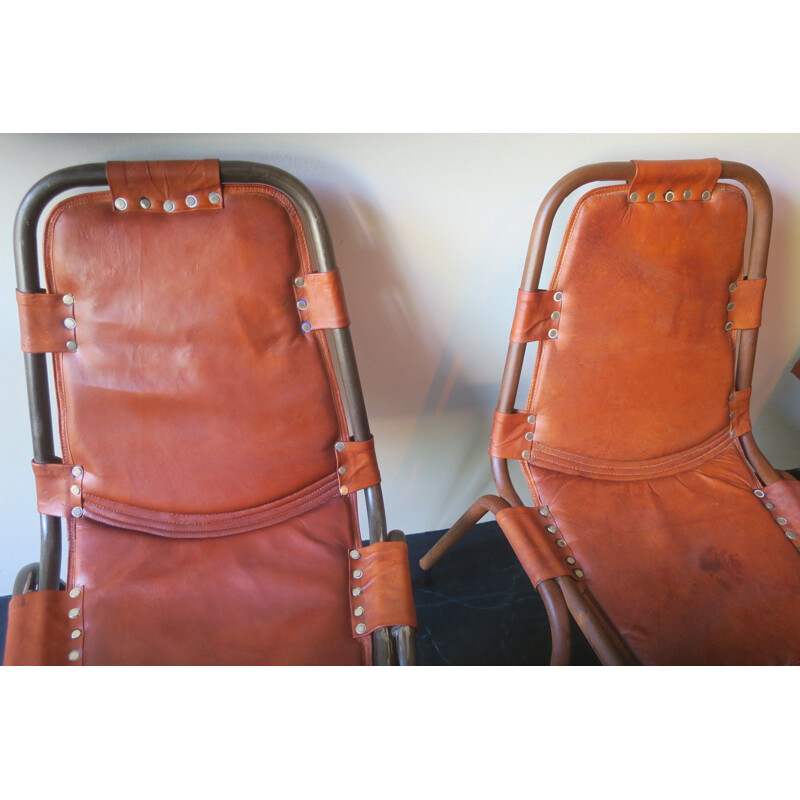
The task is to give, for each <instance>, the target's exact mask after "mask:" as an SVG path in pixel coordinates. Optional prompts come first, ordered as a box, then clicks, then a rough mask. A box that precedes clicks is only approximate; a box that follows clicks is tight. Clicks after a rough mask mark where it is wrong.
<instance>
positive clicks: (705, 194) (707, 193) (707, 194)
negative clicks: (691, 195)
mask: <svg viewBox="0 0 800 800" xmlns="http://www.w3.org/2000/svg"><path fill="white" fill-rule="evenodd" d="M701 197H702V198H703V200H709V199H710V198H711V192H709V191H708V189H706V190H705V191H704V192H703V194H702V195H701Z"/></svg>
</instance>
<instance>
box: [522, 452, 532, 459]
mask: <svg viewBox="0 0 800 800" xmlns="http://www.w3.org/2000/svg"><path fill="white" fill-rule="evenodd" d="M522 457H523V458H524V459H525V461H527V460H528V459H529V458H530V457H531V451H530V450H523V451H522Z"/></svg>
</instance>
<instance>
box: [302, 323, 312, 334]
mask: <svg viewBox="0 0 800 800" xmlns="http://www.w3.org/2000/svg"><path fill="white" fill-rule="evenodd" d="M300 329H301V330H302V331H303V333H308V332H309V331H310V330H311V323H310V322H304V323H303V324H302V325H301V326H300Z"/></svg>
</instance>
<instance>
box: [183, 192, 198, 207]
mask: <svg viewBox="0 0 800 800" xmlns="http://www.w3.org/2000/svg"><path fill="white" fill-rule="evenodd" d="M186 205H187V206H188V207H189V208H194V207H195V206H196V205H197V198H196V197H195V196H194V195H193V194H187V195H186Z"/></svg>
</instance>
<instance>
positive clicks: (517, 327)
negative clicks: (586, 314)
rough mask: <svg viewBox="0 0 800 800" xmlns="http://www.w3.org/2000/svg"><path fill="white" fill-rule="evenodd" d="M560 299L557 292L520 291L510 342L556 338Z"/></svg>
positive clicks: (559, 315) (560, 296) (559, 293)
mask: <svg viewBox="0 0 800 800" xmlns="http://www.w3.org/2000/svg"><path fill="white" fill-rule="evenodd" d="M562 297H563V295H562V293H561V292H559V291H549V290H545V289H540V290H537V291H535V292H525V291H523V290H522V289H520V290H519V291H518V292H517V307H516V310H515V311H514V322H513V324H512V326H511V337H510V338H511V341H512V342H539V341H542V340H544V339H556V338H558V321H559V319H560V318H561V299H562Z"/></svg>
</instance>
